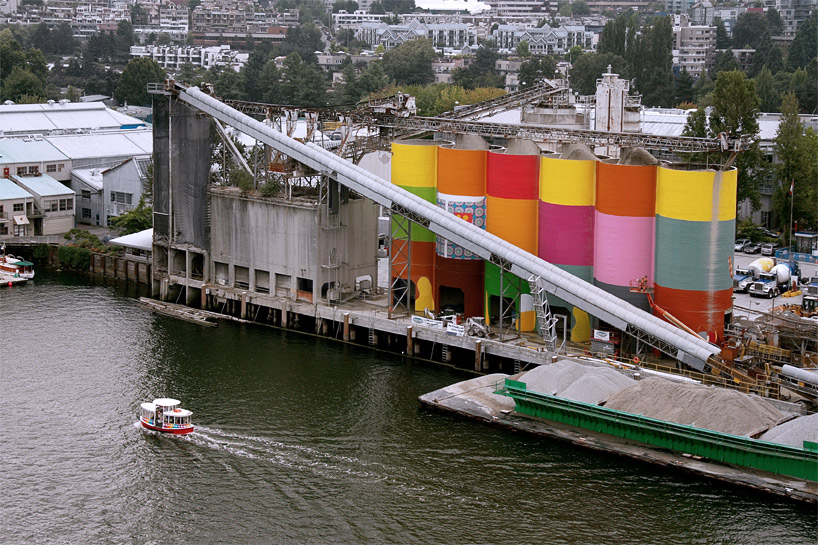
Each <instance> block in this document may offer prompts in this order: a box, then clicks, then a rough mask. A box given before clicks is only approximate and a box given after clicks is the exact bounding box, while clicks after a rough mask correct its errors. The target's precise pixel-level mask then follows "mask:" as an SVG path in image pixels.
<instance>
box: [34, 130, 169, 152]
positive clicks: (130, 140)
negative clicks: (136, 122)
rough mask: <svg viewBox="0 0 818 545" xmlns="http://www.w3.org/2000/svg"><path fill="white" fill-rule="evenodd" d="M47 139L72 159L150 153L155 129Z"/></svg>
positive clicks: (50, 137) (48, 137)
mask: <svg viewBox="0 0 818 545" xmlns="http://www.w3.org/2000/svg"><path fill="white" fill-rule="evenodd" d="M46 139H47V140H48V141H49V142H51V143H52V144H54V147H56V148H57V149H58V150H60V151H61V152H63V153H64V154H65V155H66V156H68V157H69V158H70V159H88V158H96V157H121V156H131V157H136V156H138V155H150V154H151V153H153V131H152V130H140V131H139V132H138V133H137V132H134V133H131V132H117V133H97V134H77V135H74V134H72V135H64V136H47V137H46Z"/></svg>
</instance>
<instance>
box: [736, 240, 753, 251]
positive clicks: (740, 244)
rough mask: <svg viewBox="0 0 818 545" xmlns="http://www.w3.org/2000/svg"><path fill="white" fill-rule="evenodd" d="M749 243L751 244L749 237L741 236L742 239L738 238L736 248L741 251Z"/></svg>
mask: <svg viewBox="0 0 818 545" xmlns="http://www.w3.org/2000/svg"><path fill="white" fill-rule="evenodd" d="M748 244H750V239H749V238H740V239H738V240H736V246H735V250H736V251H737V252H740V251H742V250H743V249H744V247H745V246H746V245H748Z"/></svg>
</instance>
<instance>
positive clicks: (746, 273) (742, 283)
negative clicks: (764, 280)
mask: <svg viewBox="0 0 818 545" xmlns="http://www.w3.org/2000/svg"><path fill="white" fill-rule="evenodd" d="M757 274H758V272H757V271H756V270H755V269H736V272H735V274H733V291H735V292H738V293H747V290H748V289H749V288H750V284H752V283H753V280H755V279H756V275H757Z"/></svg>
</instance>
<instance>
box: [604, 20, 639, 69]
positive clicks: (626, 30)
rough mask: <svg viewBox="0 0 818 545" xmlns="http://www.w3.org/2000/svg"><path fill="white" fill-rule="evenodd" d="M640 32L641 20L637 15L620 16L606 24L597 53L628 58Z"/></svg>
mask: <svg viewBox="0 0 818 545" xmlns="http://www.w3.org/2000/svg"><path fill="white" fill-rule="evenodd" d="M638 30H639V19H638V16H637V15H636V14H635V13H633V12H627V13H622V14H620V15H619V16H617V18H616V19H614V20H611V21H608V22H607V23H605V27H604V28H603V29H602V35H601V36H600V37H599V44H598V45H597V48H596V50H597V52H598V53H600V54H607V53H610V54H613V55H618V56H619V57H622V58H626V55H627V52H628V50H629V49H631V48H632V47H633V45H634V41H635V39H636V33H637V31H638Z"/></svg>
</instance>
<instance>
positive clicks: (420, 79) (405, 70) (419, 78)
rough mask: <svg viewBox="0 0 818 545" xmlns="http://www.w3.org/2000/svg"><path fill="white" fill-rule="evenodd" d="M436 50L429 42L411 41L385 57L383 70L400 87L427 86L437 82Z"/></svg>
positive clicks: (422, 40)
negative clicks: (434, 65)
mask: <svg viewBox="0 0 818 545" xmlns="http://www.w3.org/2000/svg"><path fill="white" fill-rule="evenodd" d="M434 59H435V49H434V47H433V46H432V43H431V42H430V41H429V40H426V39H421V40H411V41H409V42H406V43H404V44H401V45H399V46H398V47H396V48H394V49H390V50H389V51H387V52H386V53H384V55H383V70H384V72H386V73H387V74H388V75H389V77H390V78H392V80H393V81H394V82H395V83H397V84H398V85H426V84H428V83H431V82H433V81H434V80H435V74H434V72H433V71H432V62H433V61H434Z"/></svg>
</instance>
